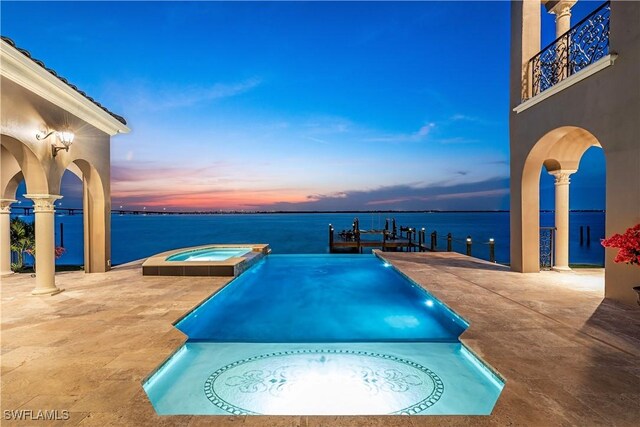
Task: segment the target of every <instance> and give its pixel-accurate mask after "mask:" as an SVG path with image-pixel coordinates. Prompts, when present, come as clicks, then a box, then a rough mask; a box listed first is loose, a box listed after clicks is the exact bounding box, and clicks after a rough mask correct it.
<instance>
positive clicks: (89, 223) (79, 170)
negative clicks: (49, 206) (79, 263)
mask: <svg viewBox="0 0 640 427" xmlns="http://www.w3.org/2000/svg"><path fill="white" fill-rule="evenodd" d="M67 170H69V171H70V172H72V173H73V174H75V175H77V176H78V177H79V178H80V179H81V180H82V186H83V197H82V214H83V226H84V269H85V272H87V273H92V272H105V271H107V270H108V269H109V268H110V264H111V241H110V238H109V236H110V232H111V202H110V198H109V189H108V187H106V186H105V184H107V185H108V182H109V177H108V176H106V177H103V176H101V174H100V172H99V171H98V170H97V168H96V167H95V166H94V165H93V164H92V163H91V162H89V161H88V160H85V159H74V160H73V161H72V162H71V163H69V164H68V165H67ZM61 180H62V176H60V181H61ZM59 185H60V184H59V183H58V186H59Z"/></svg>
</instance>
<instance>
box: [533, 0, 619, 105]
mask: <svg viewBox="0 0 640 427" xmlns="http://www.w3.org/2000/svg"><path fill="white" fill-rule="evenodd" d="M610 13H611V3H610V2H609V1H607V2H605V3H603V4H602V5H601V6H600V7H598V8H597V9H596V10H594V11H593V12H592V13H591V14H590V15H588V16H587V17H586V18H584V19H583V20H581V21H580V22H578V23H577V24H576V25H574V26H573V27H572V28H571V29H570V30H569V31H567V32H566V33H564V34H563V35H561V36H560V37H558V39H556V40H555V41H554V42H552V43H551V44H549V45H548V46H547V47H545V48H544V49H542V50H541V51H540V52H538V53H537V54H536V55H535V56H534V57H533V58H531V59H530V60H529V63H528V73H527V75H528V80H529V82H531V83H530V85H529V84H525V85H524V86H525V87H524V88H523V89H524V90H523V93H522V101H523V102H524V101H527V100H528V99H530V98H533V97H535V96H536V95H539V94H541V93H543V92H544V91H546V90H548V89H550V88H552V87H554V86H555V85H557V84H558V83H560V82H562V81H564V80H566V79H568V78H569V77H571V76H573V75H575V74H576V73H578V72H579V71H581V70H584V69H585V68H587V67H588V66H589V65H592V64H595V63H596V62H598V61H599V60H601V59H603V58H605V57H606V56H607V55H609V16H610Z"/></svg>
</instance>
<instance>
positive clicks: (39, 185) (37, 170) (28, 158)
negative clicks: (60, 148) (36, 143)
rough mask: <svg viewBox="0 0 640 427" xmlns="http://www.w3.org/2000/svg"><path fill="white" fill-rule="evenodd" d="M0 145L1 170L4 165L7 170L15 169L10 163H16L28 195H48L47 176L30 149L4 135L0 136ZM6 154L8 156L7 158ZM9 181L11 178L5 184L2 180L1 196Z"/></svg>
mask: <svg viewBox="0 0 640 427" xmlns="http://www.w3.org/2000/svg"><path fill="white" fill-rule="evenodd" d="M0 145H1V146H2V148H3V151H2V168H3V169H4V168H5V165H6V167H7V168H10V169H15V165H12V163H13V162H15V163H17V164H18V166H19V168H20V171H21V172H22V176H23V178H24V180H25V182H26V186H27V192H28V193H32V194H49V185H48V180H47V174H46V172H45V170H44V168H43V167H42V164H41V163H40V159H39V158H38V156H37V155H36V154H35V153H34V152H33V151H32V150H31V148H30V147H29V146H28V145H27V144H25V143H24V142H22V141H20V140H18V139H16V138H13V137H11V136H8V135H5V134H0ZM7 154H10V156H7ZM14 176H15V175H14ZM3 178H4V172H3ZM10 180H11V177H8V179H7V182H6V183H5V182H4V179H3V188H2V194H3V195H4V194H5V191H6V190H8V185H9V181H10ZM14 195H15V189H14Z"/></svg>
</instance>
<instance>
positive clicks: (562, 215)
mask: <svg viewBox="0 0 640 427" xmlns="http://www.w3.org/2000/svg"><path fill="white" fill-rule="evenodd" d="M549 173H550V174H551V175H553V176H554V177H555V178H556V183H555V188H556V206H555V213H556V215H555V223H556V235H555V241H554V246H555V258H556V259H555V265H554V267H553V269H554V270H559V271H567V270H570V268H569V183H570V180H569V176H570V175H571V174H572V173H575V171H574V170H556V171H551V172H549Z"/></svg>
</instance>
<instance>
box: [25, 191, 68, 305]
mask: <svg viewBox="0 0 640 427" xmlns="http://www.w3.org/2000/svg"><path fill="white" fill-rule="evenodd" d="M25 197H27V198H29V199H31V200H33V213H34V215H35V228H36V257H35V259H36V287H35V289H34V290H33V291H31V294H33V295H45V294H49V295H54V294H57V293H59V292H62V289H59V288H58V287H57V286H56V283H55V274H56V257H55V217H54V214H55V209H54V203H55V201H56V200H58V199H61V198H62V196H58V195H53V194H25Z"/></svg>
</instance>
